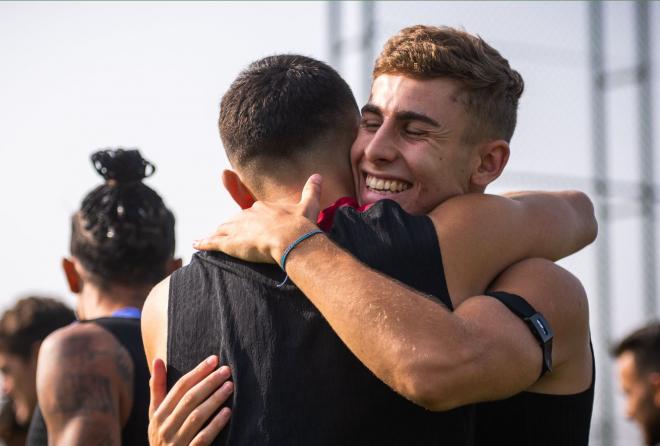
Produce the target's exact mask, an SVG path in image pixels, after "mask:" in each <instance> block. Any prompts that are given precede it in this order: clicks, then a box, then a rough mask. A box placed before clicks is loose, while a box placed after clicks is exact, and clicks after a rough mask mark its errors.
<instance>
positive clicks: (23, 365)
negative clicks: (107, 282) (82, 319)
mask: <svg viewBox="0 0 660 446" xmlns="http://www.w3.org/2000/svg"><path fill="white" fill-rule="evenodd" d="M74 320H75V316H74V314H73V311H72V310H71V309H70V308H69V307H67V306H66V305H64V304H63V303H62V302H60V301H58V300H55V299H52V298H48V297H36V296H31V297H25V298H22V299H19V300H18V301H17V302H16V304H14V306H12V307H11V308H9V309H8V310H7V311H5V312H4V314H3V315H2V318H0V373H2V388H3V393H4V394H5V395H6V396H7V397H8V398H10V400H11V404H12V405H13V412H14V414H15V418H16V421H17V422H18V424H19V425H22V426H24V427H27V426H28V425H29V424H30V420H31V419H32V412H34V408H35V406H36V404H37V389H36V375H37V356H38V354H39V347H41V342H42V341H43V340H44V339H45V338H46V336H48V335H49V334H50V333H52V332H53V331H55V330H57V329H58V328H61V327H64V326H65V325H68V324H70V323H71V322H73V321H74Z"/></svg>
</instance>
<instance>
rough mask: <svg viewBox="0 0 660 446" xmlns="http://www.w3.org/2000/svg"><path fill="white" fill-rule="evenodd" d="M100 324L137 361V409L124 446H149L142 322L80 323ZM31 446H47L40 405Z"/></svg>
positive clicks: (109, 319) (108, 319) (102, 320)
mask: <svg viewBox="0 0 660 446" xmlns="http://www.w3.org/2000/svg"><path fill="white" fill-rule="evenodd" d="M80 322H81V323H94V324H97V325H100V326H101V327H103V328H104V329H106V330H107V331H109V332H110V333H112V334H113V335H114V337H115V338H116V339H117V341H119V343H120V344H121V345H123V346H124V348H125V349H126V350H127V351H128V353H129V354H130V356H131V360H132V361H133V407H132V409H131V414H130V416H129V417H128V421H127V422H126V425H125V426H124V427H123V429H122V431H121V440H122V444H123V445H131V446H133V445H135V446H140V445H145V446H148V445H149V438H148V436H147V427H148V425H149V369H148V367H147V359H146V355H145V353H144V346H143V344H142V332H141V330H140V320H139V319H132V318H130V319H129V318H120V317H104V318H99V319H90V320H85V321H80ZM27 444H28V446H47V445H48V433H47V431H46V423H45V420H44V418H43V415H42V414H41V410H40V409H39V406H37V407H36V409H35V411H34V415H33V416H32V422H31V423H30V429H29V432H28V442H27Z"/></svg>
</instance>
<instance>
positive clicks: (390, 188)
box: [365, 175, 410, 193]
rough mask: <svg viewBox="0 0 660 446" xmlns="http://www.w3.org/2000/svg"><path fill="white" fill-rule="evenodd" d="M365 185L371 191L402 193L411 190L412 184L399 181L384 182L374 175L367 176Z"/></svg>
mask: <svg viewBox="0 0 660 446" xmlns="http://www.w3.org/2000/svg"><path fill="white" fill-rule="evenodd" d="M365 183H366V185H367V187H368V188H369V189H372V190H375V191H382V192H385V191H386V192H392V193H394V192H402V191H404V190H406V189H408V188H410V183H405V182H403V181H398V180H383V179H382V178H376V177H374V176H372V175H367V177H366V179H365Z"/></svg>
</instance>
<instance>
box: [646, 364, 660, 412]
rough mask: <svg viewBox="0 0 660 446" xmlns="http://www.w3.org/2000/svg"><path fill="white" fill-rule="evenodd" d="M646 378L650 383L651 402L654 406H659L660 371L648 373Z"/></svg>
mask: <svg viewBox="0 0 660 446" xmlns="http://www.w3.org/2000/svg"><path fill="white" fill-rule="evenodd" d="M648 380H649V384H650V385H651V392H652V395H653V404H655V407H660V373H657V372H651V373H649V375H648Z"/></svg>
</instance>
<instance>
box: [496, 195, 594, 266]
mask: <svg viewBox="0 0 660 446" xmlns="http://www.w3.org/2000/svg"><path fill="white" fill-rule="evenodd" d="M506 196H507V197H508V198H511V199H513V200H515V201H517V202H519V203H520V204H521V205H522V206H523V207H524V214H525V215H526V216H527V218H529V219H530V220H532V219H536V220H537V223H536V224H537V225H538V228H539V230H540V231H541V234H540V237H545V239H546V243H544V244H539V245H538V247H537V248H536V249H535V250H534V252H532V253H531V255H530V257H542V258H547V259H549V260H558V259H560V258H563V257H566V256H568V255H570V254H573V253H575V252H577V251H579V250H580V249H582V248H584V247H585V246H587V245H588V244H590V243H591V242H593V241H594V239H595V238H596V234H597V233H598V224H597V222H596V218H595V214H594V208H593V204H592V202H591V200H590V199H589V197H588V196H587V195H586V194H584V193H582V192H579V191H561V192H514V193H509V194H506Z"/></svg>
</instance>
